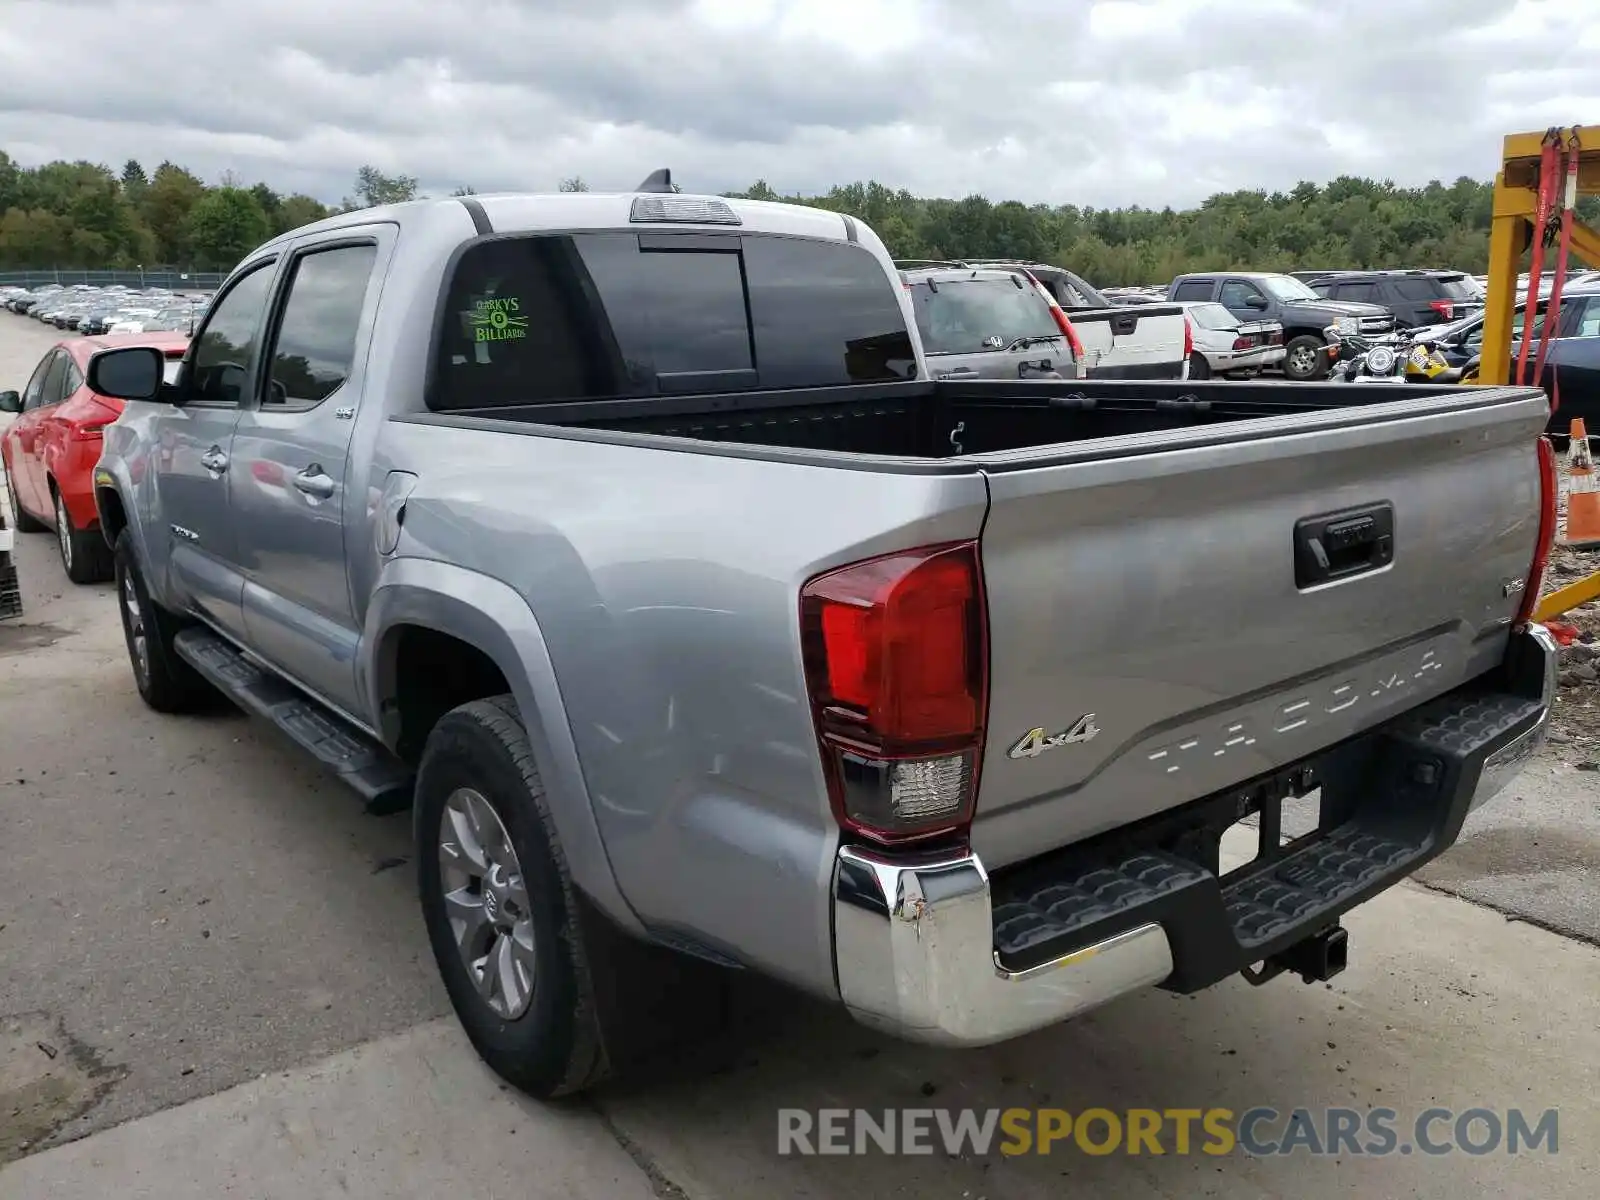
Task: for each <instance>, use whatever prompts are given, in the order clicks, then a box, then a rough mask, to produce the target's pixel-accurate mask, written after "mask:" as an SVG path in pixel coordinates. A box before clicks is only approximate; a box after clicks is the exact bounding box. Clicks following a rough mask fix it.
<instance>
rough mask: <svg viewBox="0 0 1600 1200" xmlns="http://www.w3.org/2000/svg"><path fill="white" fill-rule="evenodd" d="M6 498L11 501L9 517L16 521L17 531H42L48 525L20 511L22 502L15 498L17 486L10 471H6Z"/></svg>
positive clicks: (44, 530) (47, 527)
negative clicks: (12, 480)
mask: <svg viewBox="0 0 1600 1200" xmlns="http://www.w3.org/2000/svg"><path fill="white" fill-rule="evenodd" d="M6 498H7V499H8V500H9V501H10V502H11V517H12V519H13V520H14V521H16V523H17V532H18V533H44V532H46V531H47V530H48V529H49V528H50V526H48V525H46V524H45V523H44V522H43V521H40V520H36V519H35V518H33V517H30V516H29V515H28V514H27V513H25V512H23V511H22V503H21V501H19V500H18V499H17V488H16V485H15V484H14V483H12V482H11V472H10V471H7V472H6Z"/></svg>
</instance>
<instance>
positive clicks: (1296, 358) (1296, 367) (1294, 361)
mask: <svg viewBox="0 0 1600 1200" xmlns="http://www.w3.org/2000/svg"><path fill="white" fill-rule="evenodd" d="M1289 366H1290V368H1291V369H1292V370H1293V371H1294V373H1295V374H1296V375H1309V374H1311V372H1312V371H1314V370H1316V366H1317V356H1316V355H1315V354H1314V353H1313V352H1312V351H1311V349H1310V347H1308V346H1296V347H1295V348H1294V352H1293V354H1292V355H1291V356H1290V360H1289Z"/></svg>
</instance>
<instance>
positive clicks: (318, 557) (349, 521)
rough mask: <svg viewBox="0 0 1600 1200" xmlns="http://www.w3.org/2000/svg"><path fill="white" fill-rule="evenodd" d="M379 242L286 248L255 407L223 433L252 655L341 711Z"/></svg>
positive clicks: (348, 663)
mask: <svg viewBox="0 0 1600 1200" xmlns="http://www.w3.org/2000/svg"><path fill="white" fill-rule="evenodd" d="M391 237H392V234H391V233H390V232H389V228H388V227H381V228H377V229H376V230H375V231H374V232H367V231H363V230H348V229H347V230H341V231H339V233H338V235H337V236H335V237H333V238H331V239H330V238H327V237H324V238H322V239H321V240H318V241H312V242H302V243H297V244H296V246H295V248H294V251H293V253H292V255H291V257H290V259H289V261H288V263H287V264H286V266H285V269H284V273H283V278H284V284H283V286H282V288H281V289H280V297H279V300H278V303H277V304H276V305H274V315H273V318H272V320H271V322H270V324H269V332H268V345H267V351H266V354H265V355H264V356H263V359H262V363H263V365H262V371H261V375H262V385H261V388H260V389H259V396H258V399H257V402H256V403H254V404H252V405H250V406H249V407H247V408H246V409H245V410H244V412H243V413H242V414H241V415H240V418H239V426H238V428H237V430H235V432H234V438H233V458H234V479H233V506H234V512H235V522H234V524H235V528H236V529H237V531H238V533H237V536H238V555H239V565H240V569H241V570H242V571H243V573H244V577H245V582H244V592H243V597H242V605H243V609H244V624H245V630H246V633H247V636H248V640H249V644H250V647H251V649H252V650H254V651H255V652H257V653H258V654H260V655H261V656H262V657H264V658H266V659H267V660H268V661H270V662H271V663H272V664H273V665H274V666H276V667H277V668H278V669H279V670H281V671H283V672H284V673H285V674H287V675H289V676H290V677H291V678H293V679H295V680H297V681H298V682H299V683H300V684H302V685H303V686H305V687H307V688H309V689H310V690H311V691H313V692H315V693H317V694H318V695H320V696H321V697H323V698H324V699H326V700H328V701H330V702H331V703H333V704H335V705H338V706H339V707H341V708H346V709H351V708H353V707H355V652H356V644H357V641H358V640H359V629H358V627H357V624H356V620H355V616H354V610H353V607H352V603H351V599H350V582H349V575H348V573H347V571H346V566H345V561H346V560H345V554H346V545H345V530H346V529H356V530H359V529H361V528H364V526H365V520H366V508H367V494H366V489H365V487H364V486H357V487H355V488H354V489H353V490H352V489H349V487H348V478H349V477H350V475H351V472H350V470H349V459H350V441H351V433H352V431H353V429H354V428H355V417H356V411H357V406H358V398H359V396H360V393H361V380H362V376H363V374H364V371H363V366H364V360H365V352H366V347H367V343H368V339H369V336H370V329H371V319H372V310H373V308H374V307H375V306H376V301H377V290H378V289H377V280H378V279H379V276H380V272H379V271H378V270H377V267H378V264H379V260H380V256H381V255H382V254H383V252H384V250H385V248H386V246H387V244H388V241H389V239H390V238H391Z"/></svg>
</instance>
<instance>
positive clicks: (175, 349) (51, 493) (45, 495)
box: [0, 333, 189, 583]
mask: <svg viewBox="0 0 1600 1200" xmlns="http://www.w3.org/2000/svg"><path fill="white" fill-rule="evenodd" d="M188 345H189V338H188V337H187V335H185V334H181V333H130V334H116V335H106V336H103V337H88V338H74V339H72V340H70V341H64V342H58V343H57V344H56V345H55V346H53V347H51V349H50V351H49V353H47V354H46V355H45V356H44V358H42V359H40V360H39V365H38V367H36V368H35V369H34V372H33V376H32V378H30V379H29V380H28V386H27V387H26V388H24V389H23V390H22V392H21V393H17V392H0V412H10V413H16V414H17V417H16V419H15V420H14V421H12V423H11V427H10V428H9V429H6V430H5V431H4V432H3V433H0V466H4V468H5V474H6V489H7V490H8V491H9V492H10V494H11V511H12V512H13V513H14V514H16V519H17V528H18V529H19V530H22V531H23V532H32V533H38V532H42V531H43V530H45V529H48V528H51V527H54V529H55V531H56V540H57V542H58V543H59V544H60V547H61V565H62V566H64V567H65V568H66V569H67V577H68V578H69V579H71V580H72V581H73V582H74V583H97V582H99V581H101V580H104V579H110V578H111V548H110V547H109V546H107V545H106V543H105V539H104V538H103V537H101V535H100V520H99V517H98V515H97V514H96V513H95V506H94V482H93V474H94V466H95V463H96V462H98V461H99V459H100V436H101V435H100V431H101V430H102V429H104V428H105V427H106V426H107V425H109V424H111V422H113V421H115V420H116V419H117V417H119V416H120V415H121V414H122V401H120V400H112V399H110V398H109V397H106V396H99V395H96V394H95V393H94V392H91V391H90V390H89V388H88V387H87V385H85V383H84V381H83V380H84V374H85V372H86V371H87V370H88V366H89V357H90V356H91V355H93V354H95V353H97V352H98V351H101V350H110V349H112V348H113V347H116V346H155V347H156V348H158V349H160V350H162V351H164V352H165V353H166V356H167V360H168V364H169V366H168V374H169V378H170V377H171V376H172V375H173V374H175V373H176V371H177V367H178V362H179V360H180V359H182V358H183V352H184V350H186V349H187V348H188Z"/></svg>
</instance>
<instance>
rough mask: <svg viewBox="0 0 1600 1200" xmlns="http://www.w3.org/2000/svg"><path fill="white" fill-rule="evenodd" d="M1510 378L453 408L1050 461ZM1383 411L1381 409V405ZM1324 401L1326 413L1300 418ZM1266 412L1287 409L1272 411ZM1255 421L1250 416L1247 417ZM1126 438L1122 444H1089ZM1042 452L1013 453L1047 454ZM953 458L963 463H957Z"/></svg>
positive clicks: (1499, 396)
mask: <svg viewBox="0 0 1600 1200" xmlns="http://www.w3.org/2000/svg"><path fill="white" fill-rule="evenodd" d="M1527 394H1528V392H1527V389H1523V390H1521V391H1520V392H1518V391H1517V390H1516V389H1508V388H1480V387H1473V386H1462V387H1440V386H1434V385H1414V386H1390V387H1353V386H1351V385H1349V384H1320V385H1319V384H1286V383H1275V382H1269V383H1238V382H1228V381H1204V382H1201V381H1196V382H1192V383H1188V382H1186V383H1175V382H1170V381H1167V382H1162V381H1123V380H1095V379H1090V380H1076V381H1055V380H1039V381H1033V380H1028V381H1022V380H1018V381H1011V380H972V381H966V382H960V381H950V380H938V381H932V382H913V383H903V384H884V385H867V386H859V387H850V388H829V389H820V390H817V391H787V392H754V393H751V392H744V393H730V394H727V395H723V396H694V397H685V398H683V399H681V400H680V399H674V398H670V397H660V398H652V399H649V400H615V401H589V402H583V403H577V404H539V405H526V406H522V407H513V408H494V409H484V410H481V411H477V412H474V411H472V410H468V411H466V412H461V413H457V414H452V415H451V418H447V420H450V421H451V423H454V419H455V418H468V419H472V418H486V419H490V420H495V421H512V422H517V423H522V422H532V423H536V424H541V425H547V426H558V427H565V428H568V429H572V430H593V431H596V432H599V431H609V432H613V433H625V434H645V435H654V436H655V437H664V438H673V439H681V438H688V439H694V440H697V441H703V442H714V443H724V444H736V445H746V446H750V447H752V448H754V447H771V448H773V449H782V450H802V451H826V452H832V453H835V454H848V455H870V456H874V457H879V456H881V457H888V458H915V459H938V460H949V459H954V458H960V457H972V456H983V457H985V459H986V461H985V462H984V463H983V467H984V469H985V470H990V471H992V470H996V469H1004V468H1005V467H1006V466H1007V463H1006V462H1004V461H998V460H995V459H994V458H993V457H992V456H996V455H1003V454H1005V453H1006V452H1009V451H1017V450H1024V449H1028V450H1048V451H1051V453H1050V454H1049V455H1048V457H1050V458H1051V459H1052V460H1053V461H1072V460H1078V461H1081V460H1083V459H1085V458H1102V457H1106V456H1113V455H1119V454H1136V453H1146V452H1149V451H1150V450H1152V449H1155V448H1156V447H1157V445H1160V446H1162V447H1165V446H1166V445H1169V444H1171V443H1172V441H1173V439H1172V438H1171V437H1162V436H1157V437H1155V438H1153V439H1151V438H1139V437H1134V436H1131V435H1171V434H1174V433H1180V432H1181V433H1183V434H1184V436H1183V437H1182V438H1181V439H1179V440H1181V442H1182V443H1183V444H1185V445H1191V446H1198V445H1205V444H1208V443H1215V442H1217V441H1235V440H1241V439H1248V438H1252V437H1260V436H1270V435H1273V434H1276V433H1281V432H1284V431H1286V430H1287V429H1289V428H1297V427H1303V428H1305V429H1307V430H1308V431H1309V430H1310V429H1311V428H1317V429H1330V428H1338V427H1341V426H1348V425H1352V424H1365V423H1369V422H1371V421H1374V420H1381V419H1398V418H1403V417H1405V416H1410V415H1415V414H1416V412H1418V411H1421V410H1426V411H1449V410H1453V409H1458V408H1477V407H1481V406H1486V405H1487V406H1492V405H1495V404H1498V403H1503V402H1504V401H1506V400H1508V399H1511V398H1513V396H1519V395H1520V396H1525V395H1527ZM1374 410H1376V411H1374ZM1315 414H1320V416H1319V419H1317V420H1315V421H1312V422H1306V421H1304V420H1296V418H1305V417H1308V416H1311V415H1315ZM1268 418H1278V419H1277V420H1275V421H1272V420H1267V419H1268ZM1241 422H1251V423H1252V424H1248V425H1246V424H1241ZM1109 439H1122V440H1121V442H1120V444H1118V445H1095V446H1085V445H1083V443H1086V442H1094V443H1101V442H1106V441H1108V440H1109ZM1039 459H1040V456H1039V455H1037V454H1034V455H1028V456H1026V457H1014V458H1013V459H1012V463H1011V465H1015V466H1030V465H1039ZM951 465H952V466H954V465H955V464H951Z"/></svg>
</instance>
